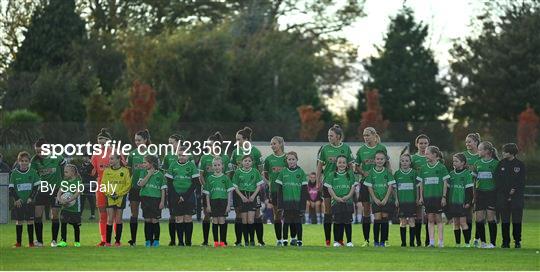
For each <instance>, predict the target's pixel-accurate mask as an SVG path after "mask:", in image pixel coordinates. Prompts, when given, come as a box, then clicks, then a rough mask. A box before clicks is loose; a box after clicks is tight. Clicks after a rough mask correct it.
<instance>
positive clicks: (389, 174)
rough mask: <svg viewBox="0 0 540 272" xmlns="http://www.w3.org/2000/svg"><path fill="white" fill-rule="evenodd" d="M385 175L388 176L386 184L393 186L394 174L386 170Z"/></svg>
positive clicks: (394, 181) (394, 182)
mask: <svg viewBox="0 0 540 272" xmlns="http://www.w3.org/2000/svg"><path fill="white" fill-rule="evenodd" d="M387 173H388V174H387V176H388V182H387V184H388V186H393V185H395V184H396V179H395V178H394V175H392V173H391V172H390V171H388V170H387Z"/></svg>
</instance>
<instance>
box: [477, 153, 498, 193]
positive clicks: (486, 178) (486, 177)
mask: <svg viewBox="0 0 540 272" xmlns="http://www.w3.org/2000/svg"><path fill="white" fill-rule="evenodd" d="M498 164H499V161H498V160H496V159H491V160H488V161H486V160H484V159H480V160H478V161H476V162H475V163H474V166H475V171H474V172H473V175H474V176H475V177H476V189H478V190H480V191H493V190H495V179H494V178H493V173H495V169H496V168H497V165H498Z"/></svg>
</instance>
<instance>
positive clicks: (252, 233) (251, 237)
mask: <svg viewBox="0 0 540 272" xmlns="http://www.w3.org/2000/svg"><path fill="white" fill-rule="evenodd" d="M248 230H249V243H250V244H251V243H255V224H248Z"/></svg>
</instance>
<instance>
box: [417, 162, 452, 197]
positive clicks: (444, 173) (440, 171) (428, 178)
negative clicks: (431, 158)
mask: <svg viewBox="0 0 540 272" xmlns="http://www.w3.org/2000/svg"><path fill="white" fill-rule="evenodd" d="M449 178H450V176H449V175H448V169H446V166H444V165H443V164H442V163H440V162H436V163H435V164H434V165H430V164H429V163H427V164H426V165H424V166H423V167H422V168H420V171H419V172H418V177H417V178H416V180H418V181H419V182H422V185H423V189H424V198H431V197H433V198H440V197H442V195H443V189H444V180H448V179H449Z"/></svg>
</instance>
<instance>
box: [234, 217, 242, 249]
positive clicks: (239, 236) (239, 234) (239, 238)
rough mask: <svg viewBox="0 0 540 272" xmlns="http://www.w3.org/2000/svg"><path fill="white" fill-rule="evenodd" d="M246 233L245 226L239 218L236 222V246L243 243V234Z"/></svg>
mask: <svg viewBox="0 0 540 272" xmlns="http://www.w3.org/2000/svg"><path fill="white" fill-rule="evenodd" d="M243 232H244V226H243V224H242V220H241V219H239V218H236V220H235V221H234V234H235V236H236V242H235V243H236V244H240V243H242V233H243Z"/></svg>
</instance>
